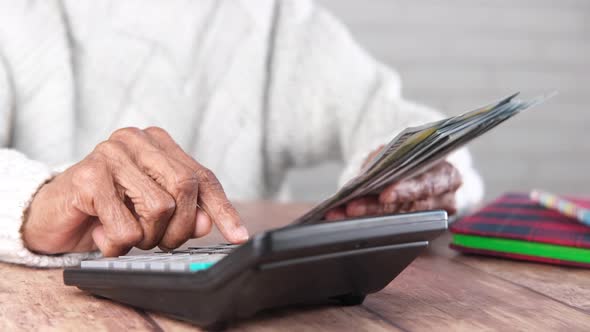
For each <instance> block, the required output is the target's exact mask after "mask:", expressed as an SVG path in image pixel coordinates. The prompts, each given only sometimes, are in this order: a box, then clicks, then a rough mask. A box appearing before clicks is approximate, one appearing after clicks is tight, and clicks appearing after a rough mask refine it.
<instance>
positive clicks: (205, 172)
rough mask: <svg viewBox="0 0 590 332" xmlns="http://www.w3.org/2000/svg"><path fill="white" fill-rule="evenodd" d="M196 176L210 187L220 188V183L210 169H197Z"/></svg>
mask: <svg viewBox="0 0 590 332" xmlns="http://www.w3.org/2000/svg"><path fill="white" fill-rule="evenodd" d="M198 178H199V180H200V182H201V183H203V184H206V185H207V186H208V187H209V188H210V189H219V190H222V187H221V184H220V183H219V180H217V176H216V175H215V173H213V171H212V170H210V169H208V168H205V167H203V168H201V169H200V170H198Z"/></svg>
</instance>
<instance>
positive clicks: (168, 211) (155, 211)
mask: <svg viewBox="0 0 590 332" xmlns="http://www.w3.org/2000/svg"><path fill="white" fill-rule="evenodd" d="M175 209H176V202H175V201H174V199H173V198H172V197H170V195H167V194H162V195H160V197H158V198H157V199H154V200H151V201H150V202H149V203H148V207H147V211H146V216H145V217H146V219H148V220H151V221H160V220H163V219H168V218H170V217H171V216H172V214H173V213H174V210H175Z"/></svg>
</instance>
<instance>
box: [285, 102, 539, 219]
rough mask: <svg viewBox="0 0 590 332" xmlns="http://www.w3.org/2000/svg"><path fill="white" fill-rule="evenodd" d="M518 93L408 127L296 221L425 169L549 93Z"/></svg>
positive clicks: (321, 214) (322, 212)
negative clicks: (526, 95)
mask: <svg viewBox="0 0 590 332" xmlns="http://www.w3.org/2000/svg"><path fill="white" fill-rule="evenodd" d="M517 95H518V93H516V94H513V95H511V96H509V97H507V98H505V99H502V100H501V101H499V102H496V103H493V104H490V105H487V106H484V107H481V108H478V109H476V110H473V111H470V112H467V113H464V114H461V115H458V116H454V117H450V118H447V119H444V120H441V121H437V122H433V123H429V124H425V125H422V126H419V127H411V128H406V129H405V130H404V131H402V132H401V133H400V134H399V135H397V136H396V137H395V138H394V139H393V140H391V142H389V144H387V145H386V146H384V147H383V149H382V150H381V152H380V153H379V154H378V155H377V156H376V157H375V158H374V159H373V160H372V161H370V162H369V163H368V164H367V165H365V166H364V167H363V169H362V170H361V172H360V174H359V175H358V176H357V177H355V178H353V179H352V180H350V181H349V182H348V183H347V184H346V185H344V186H343V187H342V188H341V189H340V190H338V191H337V192H336V193H335V194H333V195H332V196H330V197H329V198H327V199H326V200H324V201H322V202H321V203H319V204H318V205H317V206H315V207H314V208H313V209H311V210H310V211H309V212H307V213H306V214H304V215H303V216H301V217H300V218H298V219H297V220H295V222H294V224H308V223H314V222H320V221H321V220H322V219H323V218H324V215H325V214H326V212H327V211H328V210H330V209H332V208H334V207H338V206H341V205H343V204H345V203H347V202H349V201H350V200H352V199H355V198H358V197H361V196H365V195H369V194H376V193H379V192H380V191H381V190H382V189H383V188H384V187H385V186H387V185H389V184H392V183H396V182H399V181H402V180H404V179H407V178H410V177H412V176H415V175H418V174H420V173H422V172H425V171H427V170H428V169H430V168H431V167H433V166H435V165H436V164H437V162H439V161H441V160H442V159H444V158H445V157H446V156H447V155H448V154H449V153H451V152H453V151H454V150H456V149H458V148H460V147H462V146H464V145H465V144H467V143H468V142H470V141H471V140H472V139H474V138H476V137H479V136H481V135H482V134H484V133H486V132H488V131H489V130H490V129H492V128H494V127H496V126H497V125H499V124H500V123H502V122H504V121H506V120H508V119H509V118H511V117H513V116H514V115H516V114H518V113H519V112H521V111H523V110H525V109H527V108H530V107H531V106H534V105H537V104H539V103H541V102H543V101H545V100H546V99H547V98H549V97H550V96H549V95H548V96H542V97H537V98H534V99H531V100H520V99H516V96H517Z"/></svg>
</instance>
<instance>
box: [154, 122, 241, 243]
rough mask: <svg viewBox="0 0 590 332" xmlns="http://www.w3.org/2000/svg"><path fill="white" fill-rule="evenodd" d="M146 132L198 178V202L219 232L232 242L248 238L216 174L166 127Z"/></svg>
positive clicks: (239, 241)
mask: <svg viewBox="0 0 590 332" xmlns="http://www.w3.org/2000/svg"><path fill="white" fill-rule="evenodd" d="M145 132H146V133H147V134H148V135H150V136H151V137H152V138H153V139H154V141H155V142H156V143H157V144H159V145H160V147H161V148H162V149H163V150H164V151H166V152H167V153H170V154H171V155H172V156H173V157H174V158H176V159H177V160H180V161H181V162H183V163H185V164H186V165H187V166H188V167H190V168H191V169H193V170H194V171H195V174H196V176H197V179H198V181H199V196H198V203H199V205H200V206H201V207H202V208H203V209H204V210H205V212H206V213H207V214H208V215H209V216H210V217H211V219H212V220H213V222H214V223H215V225H216V226H217V228H218V229H219V231H220V232H221V234H223V236H224V237H225V238H226V239H227V240H228V241H230V242H232V243H242V242H244V241H246V240H248V237H249V236H248V230H247V229H246V227H244V226H243V225H242V223H241V219H240V216H239V214H238V212H237V211H236V209H235V208H234V207H233V205H232V204H231V202H230V201H229V200H228V199H227V196H226V195H225V191H224V190H223V187H222V186H221V183H220V182H219V180H218V179H217V177H216V176H215V174H214V173H213V172H212V171H211V170H209V169H208V168H206V167H204V166H203V165H201V164H200V163H199V162H197V161H196V160H194V159H193V158H192V157H191V156H189V155H188V154H187V153H186V152H184V150H182V148H181V147H180V146H179V145H178V144H176V142H175V141H174V140H173V139H172V137H170V135H169V134H168V133H167V132H166V131H165V130H163V129H161V128H156V127H151V128H147V129H145Z"/></svg>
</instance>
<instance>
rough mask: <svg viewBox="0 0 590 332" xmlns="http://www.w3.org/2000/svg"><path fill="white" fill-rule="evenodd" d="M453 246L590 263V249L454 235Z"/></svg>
mask: <svg viewBox="0 0 590 332" xmlns="http://www.w3.org/2000/svg"><path fill="white" fill-rule="evenodd" d="M453 244H456V245H458V246H463V247H467V248H473V249H481V250H489V251H496V252H504V253H511V254H521V255H528V256H536V257H546V258H553V259H559V260H564V261H572V262H579V263H590V249H585V248H574V247H566V246H560V245H555V244H548V243H538V242H527V241H520V240H511V239H504V238H497V237H483V236H476V235H465V234H453Z"/></svg>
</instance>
